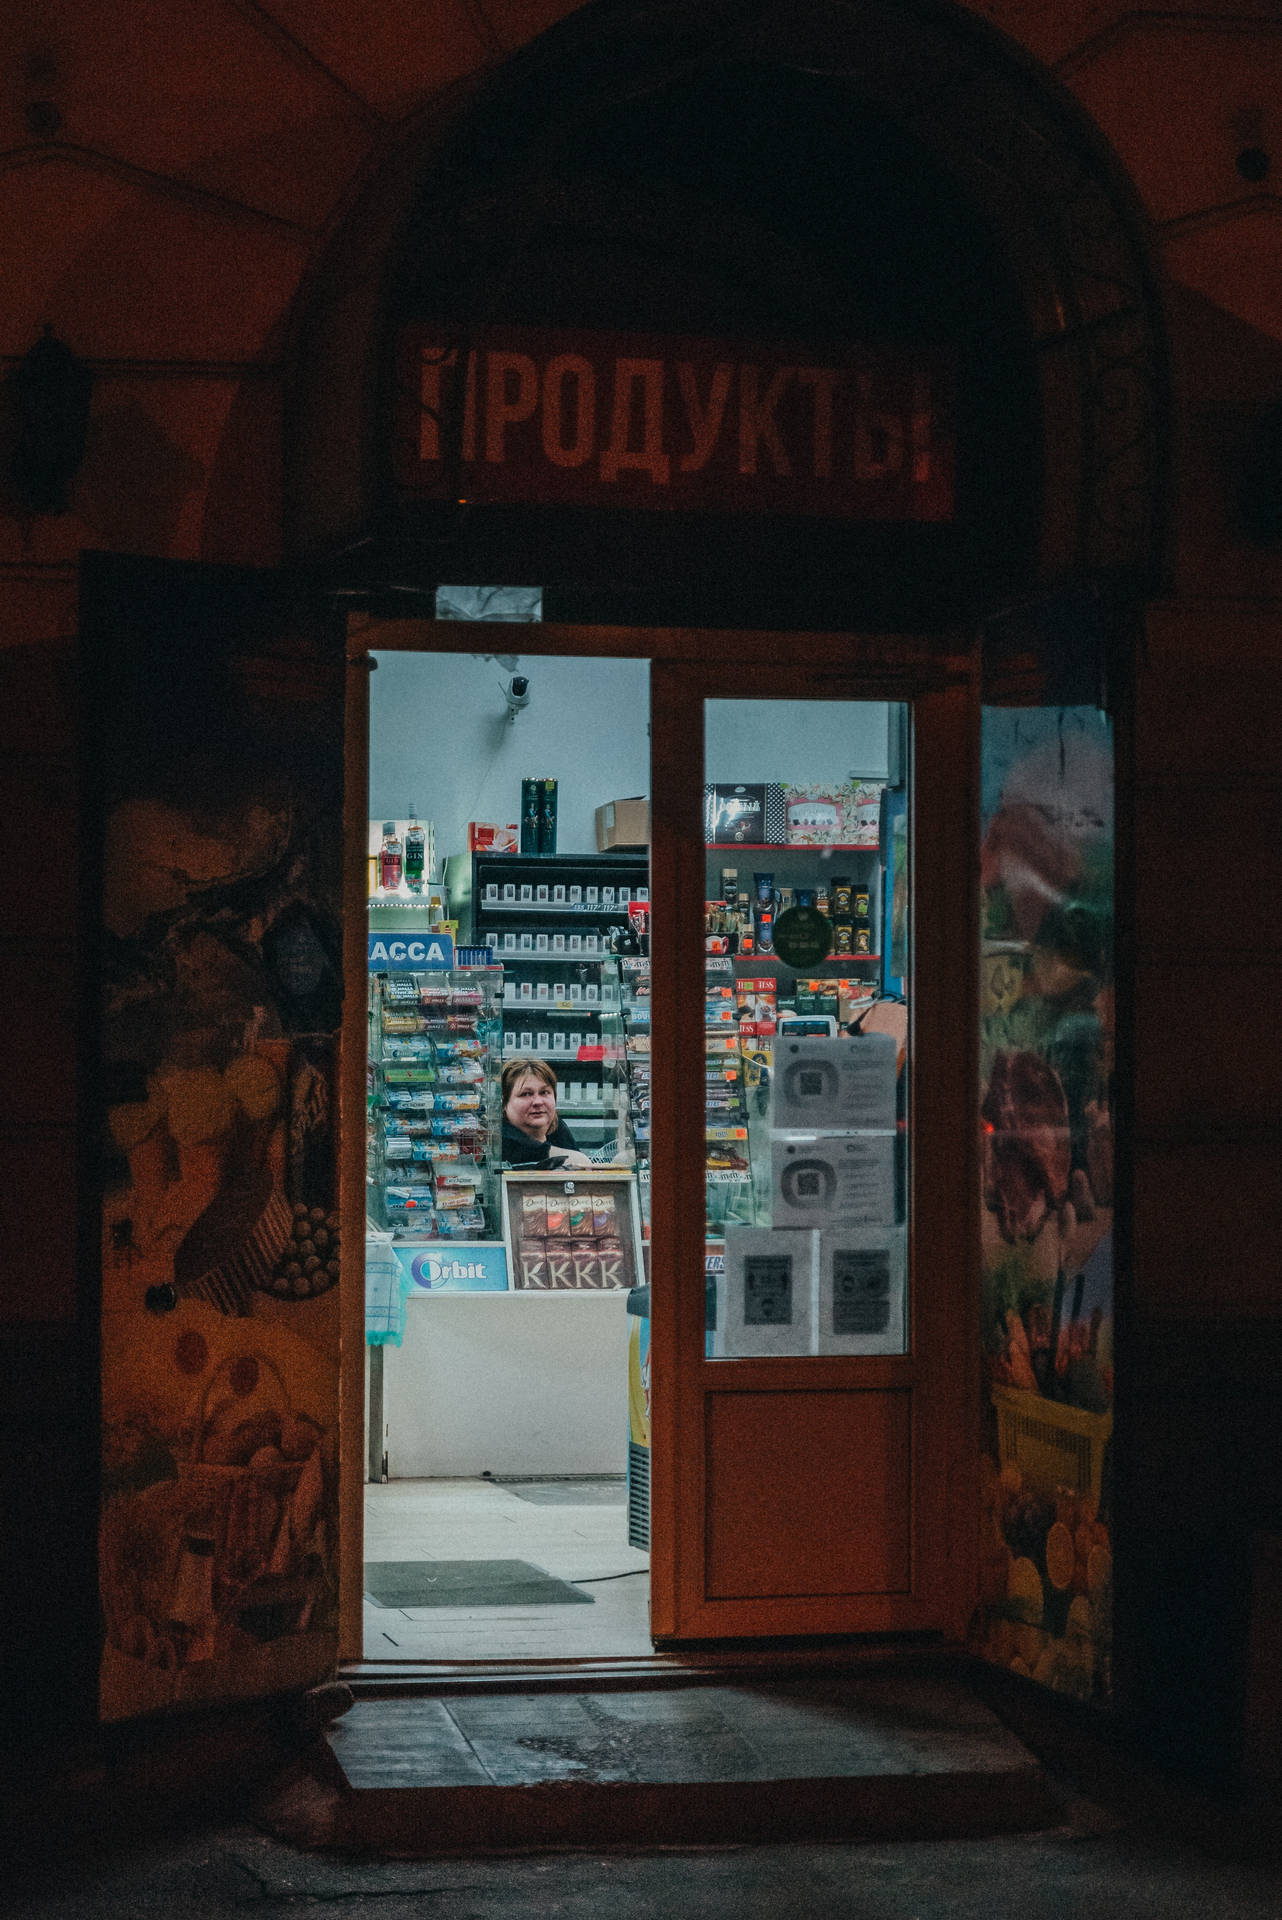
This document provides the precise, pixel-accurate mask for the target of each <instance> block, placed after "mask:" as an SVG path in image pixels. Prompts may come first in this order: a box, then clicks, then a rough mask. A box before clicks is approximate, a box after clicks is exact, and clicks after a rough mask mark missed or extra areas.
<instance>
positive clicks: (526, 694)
mask: <svg viewBox="0 0 1282 1920" xmlns="http://www.w3.org/2000/svg"><path fill="white" fill-rule="evenodd" d="M503 697H504V699H505V700H506V701H507V717H508V719H509V720H515V719H516V716H517V714H518V713H519V712H520V711H521V708H522V707H528V706H529V704H530V683H529V681H528V680H527V679H526V677H525V675H524V674H523V673H514V674H513V675H512V678H511V679H510V680H509V681H508V683H507V685H506V687H505V688H504V689H503Z"/></svg>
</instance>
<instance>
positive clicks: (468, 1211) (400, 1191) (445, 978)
mask: <svg viewBox="0 0 1282 1920" xmlns="http://www.w3.org/2000/svg"><path fill="white" fill-rule="evenodd" d="M501 991H502V976H501V974H500V973H499V971H498V969H497V968H494V967H455V968H452V969H450V970H448V971H444V970H443V971H440V972H432V973H386V974H374V975H372V976H371V979H370V1046H369V1073H370V1079H369V1161H368V1185H369V1194H368V1203H369V1212H370V1214H371V1217H372V1218H373V1219H374V1220H375V1221H376V1222H377V1224H378V1225H380V1226H381V1227H383V1228H385V1229H387V1230H389V1231H390V1232H391V1233H393V1234H394V1235H396V1236H398V1237H400V1236H403V1235H407V1234H412V1235H413V1236H414V1237H415V1238H416V1239H421V1240H442V1241H448V1240H460V1239H462V1240H467V1239H477V1238H480V1237H483V1236H491V1235H494V1234H497V1232H498V1223H499V1195H498V1171H497V1169H498V1157H499V1155H498V1149H499V1111H498V1106H497V1101H496V1087H497V1074H498V1064H499V1060H500V1040H501V1027H500V1022H499V1004H500V994H501Z"/></svg>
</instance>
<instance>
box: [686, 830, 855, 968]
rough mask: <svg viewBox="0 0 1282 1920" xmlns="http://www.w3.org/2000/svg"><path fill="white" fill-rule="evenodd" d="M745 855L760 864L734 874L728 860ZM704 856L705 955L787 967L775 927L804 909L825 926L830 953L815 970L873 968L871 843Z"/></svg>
mask: <svg viewBox="0 0 1282 1920" xmlns="http://www.w3.org/2000/svg"><path fill="white" fill-rule="evenodd" d="M743 854H752V855H753V857H754V859H755V860H759V861H760V865H758V866H754V867H752V868H740V866H739V865H738V864H737V859H736V860H735V861H734V862H733V863H732V861H731V860H730V858H729V857H728V856H730V855H734V856H739V855H743ZM705 856H706V865H705V875H704V886H705V894H704V933H705V936H706V940H707V943H708V947H709V951H711V952H714V953H724V954H727V955H729V956H730V957H731V958H733V959H735V960H736V961H739V962H743V963H745V964H751V965H755V964H756V962H757V961H761V962H762V963H763V964H764V965H767V966H771V967H779V968H786V967H787V965H788V963H787V962H786V961H784V960H782V959H781V958H780V957H779V955H778V954H776V953H775V950H774V928H775V924H776V922H777V921H778V920H779V919H780V918H781V917H782V916H783V915H784V914H785V913H787V912H789V911H790V910H791V909H792V908H793V907H809V908H811V909H813V910H814V911H816V912H818V913H820V914H822V915H823V916H824V917H825V919H827V920H828V922H829V926H830V932H831V937H832V952H831V953H830V954H828V956H827V957H826V959H825V960H823V961H822V962H819V963H818V965H820V966H822V967H828V968H830V967H832V966H834V965H839V966H850V967H861V968H862V967H873V966H876V965H877V964H878V963H879V961H880V959H881V954H880V951H879V948H880V945H881V940H880V932H881V928H880V919H881V906H880V896H881V884H880V883H881V860H880V852H879V848H878V847H877V846H876V845H875V844H871V845H866V846H861V845H857V844H850V843H845V844H836V843H830V844H827V845H808V846H801V845H792V846H762V845H750V844H747V843H742V844H733V843H732V844H730V845H725V844H724V843H723V844H714V845H709V846H708V847H706V849H705ZM794 971H795V970H794Z"/></svg>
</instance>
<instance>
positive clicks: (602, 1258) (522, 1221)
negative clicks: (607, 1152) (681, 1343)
mask: <svg viewBox="0 0 1282 1920" xmlns="http://www.w3.org/2000/svg"><path fill="white" fill-rule="evenodd" d="M503 1199H504V1209H503V1211H504V1223H505V1229H506V1235H507V1242H508V1271H509V1273H510V1275H511V1284H512V1286H513V1287H514V1288H515V1289H517V1290H519V1291H522V1292H530V1293H563V1292H569V1291H576V1290H578V1291H587V1292H593V1293H612V1292H618V1291H621V1290H624V1289H627V1288H629V1287H634V1286H637V1285H639V1284H640V1282H641V1279H642V1276H643V1268H642V1264H641V1255H640V1247H641V1239H640V1229H639V1223H638V1215H637V1189H636V1180H635V1176H634V1175H632V1174H631V1173H620V1172H613V1173H599V1174H597V1173H593V1174H577V1173H576V1174H575V1175H574V1177H573V1178H570V1177H568V1176H566V1175H561V1176H559V1177H554V1176H551V1175H548V1174H546V1173H509V1174H505V1175H504V1180H503Z"/></svg>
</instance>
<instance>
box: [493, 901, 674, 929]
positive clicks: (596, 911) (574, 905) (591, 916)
mask: <svg viewBox="0 0 1282 1920" xmlns="http://www.w3.org/2000/svg"><path fill="white" fill-rule="evenodd" d="M629 905H632V906H636V905H641V906H645V905H648V902H646V901H640V902H637V901H631V902H630V901H627V900H625V901H624V902H623V904H622V906H609V907H603V906H599V905H595V904H594V905H592V906H588V905H585V904H583V903H581V902H578V901H569V900H555V901H553V900H482V901H481V903H480V905H479V907H478V908H477V923H478V925H479V924H480V920H481V918H482V917H483V916H485V915H486V914H489V915H493V916H495V917H497V918H498V919H500V920H502V919H506V918H507V917H508V916H509V915H510V914H514V913H515V914H526V913H536V914H537V913H559V914H561V915H562V916H568V917H569V918H571V919H574V920H600V919H603V918H604V917H605V915H606V914H609V915H611V916H612V917H613V918H614V919H618V918H619V916H620V915H622V916H623V917H624V918H625V919H626V918H627V912H628V907H629Z"/></svg>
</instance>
